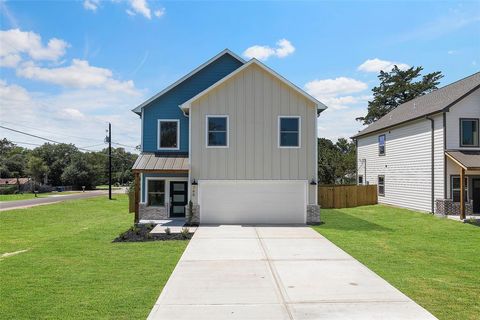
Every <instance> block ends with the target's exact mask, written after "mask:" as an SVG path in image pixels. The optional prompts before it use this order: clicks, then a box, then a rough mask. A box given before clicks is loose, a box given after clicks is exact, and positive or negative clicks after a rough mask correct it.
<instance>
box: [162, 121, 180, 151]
mask: <svg viewBox="0 0 480 320" xmlns="http://www.w3.org/2000/svg"><path fill="white" fill-rule="evenodd" d="M179 148H180V120H166V119H159V120H158V149H159V150H178V149H179Z"/></svg>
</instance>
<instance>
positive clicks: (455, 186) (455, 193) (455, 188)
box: [450, 176, 468, 202]
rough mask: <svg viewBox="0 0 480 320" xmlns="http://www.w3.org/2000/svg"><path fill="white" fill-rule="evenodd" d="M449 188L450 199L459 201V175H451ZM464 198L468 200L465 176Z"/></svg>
mask: <svg viewBox="0 0 480 320" xmlns="http://www.w3.org/2000/svg"><path fill="white" fill-rule="evenodd" d="M451 179H452V180H451V186H452V187H451V188H450V189H451V190H452V194H451V197H452V200H453V202H460V177H459V176H452V178H451ZM464 187H465V189H464V191H465V193H464V200H465V202H467V201H468V178H467V177H465V184H464Z"/></svg>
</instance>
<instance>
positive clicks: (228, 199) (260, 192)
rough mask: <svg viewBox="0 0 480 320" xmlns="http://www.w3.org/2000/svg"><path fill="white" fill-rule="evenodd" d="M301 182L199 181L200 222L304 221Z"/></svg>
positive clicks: (304, 195)
mask: <svg viewBox="0 0 480 320" xmlns="http://www.w3.org/2000/svg"><path fill="white" fill-rule="evenodd" d="M306 189H307V188H306V182H305V181H258V180H257V181H210V180H207V181H199V203H200V220H201V222H202V223H305V211H306V192H307V190H306Z"/></svg>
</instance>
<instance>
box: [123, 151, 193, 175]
mask: <svg viewBox="0 0 480 320" xmlns="http://www.w3.org/2000/svg"><path fill="white" fill-rule="evenodd" d="M189 168H190V165H189V163H188V158H187V157H165V156H164V157H161V156H156V155H155V154H150V153H142V154H140V155H139V156H138V158H137V160H136V161H135V164H134V165H133V168H132V170H142V171H161V170H164V171H185V170H189Z"/></svg>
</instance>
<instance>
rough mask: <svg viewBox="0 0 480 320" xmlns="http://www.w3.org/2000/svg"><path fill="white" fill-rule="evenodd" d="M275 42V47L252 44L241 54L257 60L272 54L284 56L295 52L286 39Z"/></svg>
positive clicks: (265, 58) (263, 59) (278, 56)
mask: <svg viewBox="0 0 480 320" xmlns="http://www.w3.org/2000/svg"><path fill="white" fill-rule="evenodd" d="M276 44H277V47H276V48H271V47H269V46H260V45H254V46H251V47H249V48H247V49H246V50H245V51H244V52H243V55H244V56H245V57H246V58H248V59H251V58H256V59H258V60H262V61H265V60H267V59H268V58H270V57H272V56H276V57H277V58H285V57H287V56H289V55H291V54H292V53H294V52H295V47H294V46H293V45H292V43H291V42H290V41H288V40H287V39H280V40H279V41H277V43H276Z"/></svg>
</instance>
